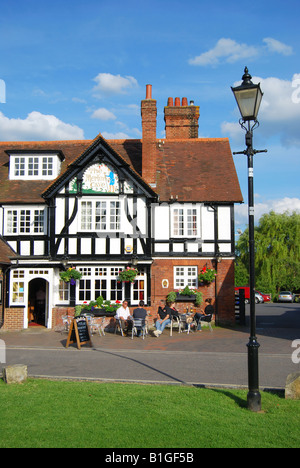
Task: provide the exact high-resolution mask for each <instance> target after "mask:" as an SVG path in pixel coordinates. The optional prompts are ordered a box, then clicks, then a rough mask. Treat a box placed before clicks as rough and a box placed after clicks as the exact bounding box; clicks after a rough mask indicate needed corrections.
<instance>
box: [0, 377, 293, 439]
mask: <svg viewBox="0 0 300 468" xmlns="http://www.w3.org/2000/svg"><path fill="white" fill-rule="evenodd" d="M246 398H247V392H246V391H243V390H234V391H231V390H226V389H200V388H194V387H177V386H176V387H175V386H162V385H135V384H128V385H126V384H104V383H96V382H60V381H47V380H32V379H30V380H28V381H27V382H26V383H25V384H22V385H6V384H5V383H4V382H3V381H2V380H0V448H5V447H10V448H15V447H20V448H21V447H34V448H40V447H50V448H51V447H78V448H79V447H86V448H88V447H104V448H124V447H127V448H198V447H207V448H208V447H295V448H296V447H299V445H300V425H299V420H300V402H299V401H287V400H285V399H284V398H282V397H280V396H279V395H272V394H269V393H263V394H262V409H263V411H262V412H261V413H252V412H250V411H249V410H248V409H247V408H246V404H245V402H246Z"/></svg>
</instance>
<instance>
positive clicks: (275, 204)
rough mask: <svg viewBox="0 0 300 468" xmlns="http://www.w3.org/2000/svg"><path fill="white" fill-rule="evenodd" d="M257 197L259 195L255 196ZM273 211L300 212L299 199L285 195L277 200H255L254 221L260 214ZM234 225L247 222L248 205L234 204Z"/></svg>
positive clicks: (256, 220)
mask: <svg viewBox="0 0 300 468" xmlns="http://www.w3.org/2000/svg"><path fill="white" fill-rule="evenodd" d="M256 198H257V199H259V196H258V197H256ZM270 211H274V212H275V213H285V212H286V211H288V212H290V213H292V212H294V211H296V212H299V213H300V199H299V198H289V197H285V198H282V199H277V200H267V201H265V202H259V201H258V202H255V222H256V223H257V222H258V221H259V219H260V218H261V217H262V215H264V214H266V213H270ZM235 219H236V225H237V226H241V225H245V224H248V205H247V204H244V205H236V206H235Z"/></svg>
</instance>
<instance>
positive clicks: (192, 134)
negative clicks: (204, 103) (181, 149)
mask: <svg viewBox="0 0 300 468" xmlns="http://www.w3.org/2000/svg"><path fill="white" fill-rule="evenodd" d="M199 109H200V108H199V106H194V105H191V106H189V105H188V103H187V99H186V98H183V99H182V105H180V99H179V98H175V106H173V99H172V98H169V100H168V106H166V107H165V110H164V115H165V124H166V125H165V129H166V139H167V140H174V139H189V138H198V131H199V124H198V120H199V116H200V111H199Z"/></svg>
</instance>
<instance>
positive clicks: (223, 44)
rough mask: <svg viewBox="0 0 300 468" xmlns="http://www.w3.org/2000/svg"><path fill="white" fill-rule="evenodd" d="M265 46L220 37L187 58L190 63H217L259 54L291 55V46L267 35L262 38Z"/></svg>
mask: <svg viewBox="0 0 300 468" xmlns="http://www.w3.org/2000/svg"><path fill="white" fill-rule="evenodd" d="M263 42H264V43H265V44H266V45H265V46H252V45H248V44H243V43H242V44H239V43H238V42H236V41H235V40H233V39H230V38H221V39H219V40H218V42H217V43H216V45H215V47H213V48H212V49H210V50H208V51H207V52H203V53H202V54H200V55H198V56H196V57H194V58H192V59H190V60H189V64H190V65H201V66H206V65H212V66H214V65H218V64H219V63H220V62H221V61H223V62H226V63H234V62H237V61H238V60H241V59H250V58H253V57H256V56H257V55H260V54H265V53H266V52H268V53H273V52H275V53H278V54H282V55H292V53H293V49H292V47H290V46H288V45H286V44H284V43H283V42H280V41H278V40H277V39H273V38H272V37H267V38H265V39H263Z"/></svg>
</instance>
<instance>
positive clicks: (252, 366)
mask: <svg viewBox="0 0 300 468" xmlns="http://www.w3.org/2000/svg"><path fill="white" fill-rule="evenodd" d="M247 347H248V377H249V393H248V397H247V402H248V409H250V410H251V411H253V412H258V411H260V410H261V395H260V392H259V383H258V382H259V376H258V374H259V372H258V349H259V347H260V345H259V343H258V342H257V340H256V338H255V337H250V341H249V343H248V345H247Z"/></svg>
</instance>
